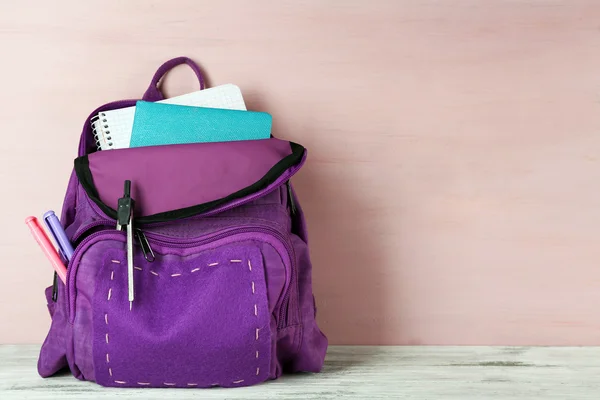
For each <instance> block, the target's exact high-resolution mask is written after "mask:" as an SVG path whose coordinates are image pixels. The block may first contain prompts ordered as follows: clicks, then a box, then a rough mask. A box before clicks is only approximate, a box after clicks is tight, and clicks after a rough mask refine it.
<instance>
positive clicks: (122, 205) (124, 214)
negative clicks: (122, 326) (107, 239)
mask: <svg viewBox="0 0 600 400" xmlns="http://www.w3.org/2000/svg"><path fill="white" fill-rule="evenodd" d="M134 204H135V202H134V201H133V199H132V198H131V181H125V187H124V189H123V197H121V198H120V199H119V202H118V206H117V230H123V228H125V230H126V233H127V294H128V296H127V297H128V298H129V309H131V306H132V304H133V298H134V288H133V206H134Z"/></svg>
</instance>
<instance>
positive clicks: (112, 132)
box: [91, 84, 246, 150]
mask: <svg viewBox="0 0 600 400" xmlns="http://www.w3.org/2000/svg"><path fill="white" fill-rule="evenodd" d="M157 103H166V104H177V105H183V106H196V107H211V108H223V109H228V110H243V111H245V110H246V104H245V103H244V98H243V97H242V92H241V91H240V88H239V87H237V86H236V85H232V84H226V85H220V86H215V87H213V88H210V89H204V90H199V91H197V92H192V93H187V94H184V95H181V96H176V97H171V98H169V99H166V100H161V101H159V102H157ZM134 118H135V106H133V107H126V108H119V109H116V110H109V111H103V112H101V113H99V114H98V115H97V116H95V117H94V118H92V120H91V125H92V131H93V133H94V138H95V139H96V146H97V147H98V150H112V149H124V148H128V147H129V143H130V141H131V132H132V131H133V121H134Z"/></svg>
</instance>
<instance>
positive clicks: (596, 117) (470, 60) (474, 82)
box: [0, 0, 600, 345]
mask: <svg viewBox="0 0 600 400" xmlns="http://www.w3.org/2000/svg"><path fill="white" fill-rule="evenodd" d="M226 3H227V4H226ZM231 3H233V4H231ZM599 21H600V2H598V1H594V0H588V1H584V0H571V1H556V0H548V1H537V0H528V1H526V0H522V1H501V0H489V1H485V2H484V1H479V0H454V1H421V2H413V1H407V0H402V1H393V0H389V1H384V0H379V1H372V2H366V1H358V0H356V1H344V2H342V1H318V0H312V1H311V0H305V1H283V2H272V1H266V0H262V1H252V2H248V1H241V0H239V1H233V2H218V1H215V2H197V1H192V0H188V1H169V2H147V1H126V2H125V1H115V0H102V1H85V2H82V1H74V0H73V1H60V2H46V1H19V2H2V3H0V51H1V54H2V62H0V77H1V81H0V90H1V94H2V96H1V98H0V121H1V124H0V125H1V127H2V129H1V130H2V136H3V140H2V146H0V180H1V187H2V189H3V190H2V196H0V206H1V208H2V228H3V229H1V230H0V254H2V255H3V258H2V262H1V263H2V264H1V265H2V267H1V273H2V276H1V277H0V293H2V299H1V300H0V321H2V322H1V323H0V342H3V343H22V342H25V343H26V342H36V343H39V342H41V341H42V340H43V338H44V336H45V334H46V331H47V328H48V324H49V319H48V317H47V311H46V308H45V302H44V297H43V294H42V292H43V288H44V287H45V286H47V285H48V284H50V282H51V272H50V269H49V266H48V265H47V263H46V261H45V259H44V258H43V256H42V254H41V252H40V251H39V250H38V249H37V248H36V247H35V244H34V242H33V240H32V239H31V237H30V234H29V232H28V231H27V230H26V228H25V225H24V224H23V220H24V218H25V216H26V215H29V214H37V215H41V214H42V213H43V212H44V211H45V210H46V209H49V208H53V209H55V210H60V207H61V203H62V197H63V195H64V190H65V187H66V183H67V179H68V176H69V173H70V171H71V168H72V159H73V158H74V156H75V154H76V147H77V141H78V136H79V132H80V128H81V126H82V124H83V122H84V119H85V118H86V116H87V115H88V113H89V112H90V111H91V110H92V109H94V108H95V107H96V106H97V105H100V104H103V103H105V102H107V101H110V100H114V99H120V98H132V97H139V96H141V94H142V93H143V91H144V89H145V88H146V85H147V84H148V82H149V81H150V78H151V76H152V74H153V73H154V70H155V69H156V68H157V67H158V65H159V64H160V63H161V62H162V61H164V60H166V59H168V58H170V57H173V56H178V55H188V56H191V57H193V58H195V59H196V60H197V61H199V62H200V63H201V64H202V66H203V67H204V68H205V70H206V71H207V73H208V76H209V79H210V82H211V83H212V84H213V85H217V84H223V83H229V82H231V83H236V84H237V85H239V86H240V87H241V88H242V91H243V93H244V95H245V98H246V100H247V103H248V105H249V107H250V108H251V109H255V110H263V111H268V112H270V113H272V115H273V117H274V124H275V126H274V130H275V132H276V134H277V135H278V136H280V137H283V138H287V139H292V140H295V141H298V142H301V143H303V144H304V145H305V146H306V147H307V148H309V160H308V164H307V166H306V168H305V169H304V170H303V171H302V172H301V173H300V174H299V175H298V176H297V178H295V185H296V188H297V191H298V192H299V195H300V197H301V200H302V204H303V206H304V208H305V210H306V212H307V215H308V223H309V231H310V236H311V245H312V257H313V261H314V267H315V270H314V282H315V292H316V296H317V301H318V306H319V312H318V319H319V321H320V324H321V326H322V328H323V330H324V331H325V332H326V333H327V334H328V336H329V337H330V339H331V342H332V343H334V344H349V343H351V344H507V345H508V344H539V345H548V344H557V345H567V344H571V345H578V344H595V345H600V265H599V263H600V246H599V242H600V164H599V162H600V95H599V93H600V22H599ZM166 86H167V89H168V92H169V93H170V94H181V93H184V92H187V91H191V90H195V88H196V83H195V81H194V77H193V74H192V73H191V72H190V71H187V70H186V69H185V68H178V69H177V70H176V71H174V72H173V73H172V74H171V75H170V76H169V78H168V80H167V82H166Z"/></svg>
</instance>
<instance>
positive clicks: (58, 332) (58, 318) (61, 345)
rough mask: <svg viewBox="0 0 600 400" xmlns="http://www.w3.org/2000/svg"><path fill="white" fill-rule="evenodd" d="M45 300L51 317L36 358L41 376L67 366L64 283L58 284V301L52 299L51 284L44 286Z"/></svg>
mask: <svg viewBox="0 0 600 400" xmlns="http://www.w3.org/2000/svg"><path fill="white" fill-rule="evenodd" d="M45 293H46V300H47V301H48V311H49V312H50V316H51V318H52V323H51V325H50V331H49V332H48V335H47V336H46V340H44V343H43V344H42V348H41V350H40V357H39V359H38V373H39V374H40V376H41V377H42V378H47V377H49V376H52V375H54V374H55V373H57V372H58V371H60V370H61V369H63V368H66V367H67V366H68V363H67V354H66V351H67V346H66V338H67V329H68V323H67V315H66V303H65V302H66V297H65V285H64V284H63V283H62V282H59V284H58V301H57V302H56V303H54V302H53V301H52V286H50V287H49V288H46V291H45Z"/></svg>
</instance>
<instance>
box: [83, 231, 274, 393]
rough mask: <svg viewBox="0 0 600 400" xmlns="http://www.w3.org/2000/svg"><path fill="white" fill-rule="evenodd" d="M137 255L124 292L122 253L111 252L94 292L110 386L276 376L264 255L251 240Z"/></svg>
mask: <svg viewBox="0 0 600 400" xmlns="http://www.w3.org/2000/svg"><path fill="white" fill-rule="evenodd" d="M155 247H156V248H155V249H154V252H155V254H156V260H155V261H154V262H153V263H148V262H146V261H145V260H144V258H143V256H141V255H140V254H136V257H135V266H136V269H135V288H136V299H135V301H134V302H133V303H132V305H131V308H130V303H129V301H128V299H127V266H126V258H125V257H123V252H122V251H109V252H108V253H107V254H106V257H105V259H104V260H103V262H102V267H101V269H100V271H99V273H98V275H97V283H96V288H95V291H94V296H93V310H94V311H93V326H94V334H93V358H94V370H95V378H96V382H98V383H100V384H102V385H104V386H128V387H143V386H151V387H210V386H223V387H231V386H244V385H251V384H255V383H257V382H260V381H264V380H266V379H267V378H268V377H269V370H270V364H271V347H272V346H271V343H272V338H271V324H272V323H274V322H272V321H271V317H270V313H269V305H268V300H267V288H266V284H265V271H264V265H263V257H262V254H261V252H260V250H259V248H258V247H257V246H256V245H255V244H253V243H252V242H249V241H246V242H241V243H236V244H229V245H224V246H219V247H217V248H213V249H207V250H204V251H200V252H197V251H193V250H191V251H190V250H188V251H187V253H188V254H187V255H185V254H182V253H179V254H173V252H171V251H169V250H170V249H164V248H159V247H158V246H155Z"/></svg>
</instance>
